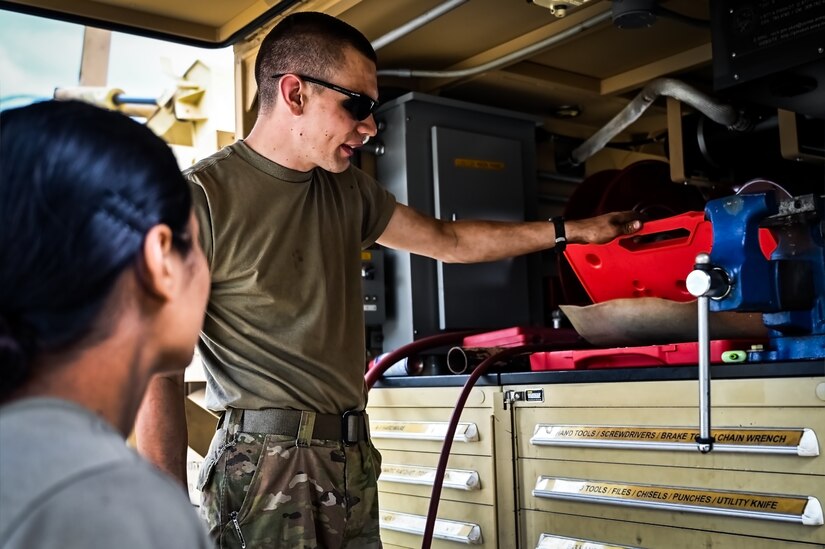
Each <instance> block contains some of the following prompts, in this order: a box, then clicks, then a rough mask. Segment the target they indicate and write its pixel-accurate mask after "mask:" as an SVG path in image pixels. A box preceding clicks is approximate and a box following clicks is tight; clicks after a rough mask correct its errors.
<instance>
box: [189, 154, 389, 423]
mask: <svg viewBox="0 0 825 549" xmlns="http://www.w3.org/2000/svg"><path fill="white" fill-rule="evenodd" d="M184 175H185V176H186V178H187V179H189V181H190V182H192V183H193V185H192V191H193V200H194V205H195V212H196V215H197V216H198V221H199V223H200V226H201V240H202V243H203V245H204V250H205V252H206V256H207V258H208V259H209V263H210V266H211V273H212V288H211V295H210V299H209V305H208V307H207V311H206V319H205V323H204V327H203V332H202V334H201V342H200V345H199V348H200V351H201V354H202V356H203V360H204V365H205V370H206V376H207V395H206V405H207V407H208V408H209V409H212V410H223V409H225V408H226V407H227V406H231V407H234V408H246V409H260V408H292V409H301V410H314V411H317V412H320V413H340V412H342V411H344V410H353V409H363V407H364V405H365V402H366V389H365V385H364V367H365V362H364V361H365V357H364V319H363V308H362V307H363V305H362V290H361V250H362V249H363V248H365V247H367V246H369V245H371V244H372V243H374V242H375V240H376V239H377V238H378V237H379V236H380V235H381V233H382V232H383V231H384V229H385V228H386V226H387V223H389V220H390V217H391V216H392V213H393V211H394V208H395V203H396V202H395V197H394V196H393V195H392V194H391V193H389V192H388V191H387V190H386V189H384V188H382V187H381V186H379V185H378V183H377V182H376V181H375V180H373V179H372V178H370V177H369V176H367V175H366V174H365V173H363V172H362V171H360V170H358V169H357V168H354V167H350V168H349V169H347V170H346V171H344V172H343V173H340V174H332V173H329V172H326V171H324V170H322V169H314V170H312V171H311V172H297V171H294V170H290V169H287V168H284V167H283V166H280V165H278V164H276V163H274V162H272V161H270V160H268V159H266V158H264V157H263V156H261V155H259V154H257V153H256V152H255V151H253V150H252V149H250V148H249V147H248V146H247V145H246V144H244V143H243V141H238V142H236V143H234V144H232V145H230V146H229V147H226V148H224V149H223V150H221V151H219V152H217V153H215V154H214V155H212V156H211V157H209V158H207V159H204V160H202V161H201V162H199V163H197V164H196V165H195V166H193V167H192V168H190V169H188V170H186V171H185V172H184Z"/></svg>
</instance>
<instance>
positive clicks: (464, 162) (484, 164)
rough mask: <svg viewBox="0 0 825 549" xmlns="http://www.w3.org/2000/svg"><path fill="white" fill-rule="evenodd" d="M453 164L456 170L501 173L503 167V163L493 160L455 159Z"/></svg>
mask: <svg viewBox="0 0 825 549" xmlns="http://www.w3.org/2000/svg"><path fill="white" fill-rule="evenodd" d="M454 163H455V167H456V168H470V169H473V170H493V171H501V170H503V169H504V167H505V164H504V162H498V161H495V160H478V159H475V158H456V159H455V161H454Z"/></svg>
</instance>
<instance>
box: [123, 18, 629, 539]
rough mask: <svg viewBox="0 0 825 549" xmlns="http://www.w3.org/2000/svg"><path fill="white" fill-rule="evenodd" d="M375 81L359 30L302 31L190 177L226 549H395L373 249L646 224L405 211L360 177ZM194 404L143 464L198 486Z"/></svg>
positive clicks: (168, 394)
mask: <svg viewBox="0 0 825 549" xmlns="http://www.w3.org/2000/svg"><path fill="white" fill-rule="evenodd" d="M376 63H377V59H376V55H375V52H374V50H373V48H372V46H371V45H370V43H369V41H368V40H367V39H366V38H365V37H364V36H363V35H362V34H361V33H360V32H358V31H357V30H356V29H354V28H352V27H351V26H349V25H347V24H346V23H343V22H342V21H340V20H338V19H335V18H333V17H330V16H328V15H324V14H321V13H308V12H304V13H295V14H292V15H290V16H288V17H286V18H285V19H284V20H283V21H281V22H280V23H279V24H278V25H276V26H275V27H274V28H273V29H272V31H270V33H269V34H268V36H267V37H266V38H265V39H264V41H263V42H262V44H261V47H260V51H259V53H258V58H257V61H256V66H255V79H256V82H257V84H258V118H257V120H256V122H255V125H254V127H253V128H252V131H251V132H250V134H249V136H248V137H247V138H246V139H245V140H243V141H239V142H237V143H234V144H233V145H231V146H229V147H227V148H225V149H223V150H222V151H220V152H218V153H216V154H214V155H212V156H211V157H209V158H207V159H205V160H203V161H201V162H200V163H198V164H197V165H195V166H194V167H192V168H191V169H189V170H187V171H186V173H185V175H186V176H187V178H188V179H189V180H190V182H191V183H192V189H193V194H194V202H195V205H196V211H197V212H198V218H199V222H200V225H201V239H202V243H203V246H204V250H205V252H206V255H207V258H208V259H209V262H210V267H211V274H212V293H211V297H210V302H209V306H208V309H207V313H206V320H205V323H204V328H203V333H202V336H201V343H200V350H201V354H202V356H203V359H204V364H205V368H206V372H207V380H208V385H207V405H208V407H209V408H210V409H212V410H215V411H218V412H221V413H222V414H223V415H222V420H221V424H220V426H219V429H218V431H217V432H216V434H215V438H214V439H213V444H212V448H211V450H210V451H209V454H208V455H207V456H206V459H205V462H204V465H203V467H202V469H201V474H200V479H199V485H200V488H201V489H202V490H203V502H202V510H203V514H204V517H205V519H206V520H207V522H208V523H209V526H210V528H211V530H212V534H213V536H215V538H216V539H218V540H219V542H220V545H221V547H264V546H266V547H273V546H274V547H298V546H300V547H358V548H364V547H379V546H380V539H379V525H378V500H377V494H378V491H377V484H376V483H377V476H378V473H379V472H380V456H379V454H378V452H377V451H376V450H375V448H374V447H373V446H372V444H371V442H370V440H369V436H368V426H367V425H366V420H365V416H364V415H363V410H364V407H365V405H366V387H365V384H364V377H363V376H364V363H365V357H364V347H363V341H364V332H363V331H364V325H363V316H362V315H363V309H362V303H361V279H360V261H359V258H360V253H359V252H360V251H361V250H362V249H363V248H365V247H367V246H369V245H371V244H373V243H374V242H377V243H379V244H381V245H383V246H387V247H390V248H395V249H400V250H407V251H409V252H411V253H415V254H419V255H422V256H427V257H431V258H434V259H437V260H439V261H444V262H457V263H472V262H481V261H494V260H498V259H504V258H506V257H512V256H517V255H522V254H527V253H531V252H536V251H539V250H543V249H547V248H551V247H553V246H554V245H555V243H556V240H557V238H559V239H562V241H563V239H564V238H566V240H567V241H570V242H582V243H584V242H588V243H603V242H607V241H609V240H611V239H613V238H615V237H616V236H618V235H620V234H627V233H632V232H635V231H636V230H638V229H639V228H640V226H641V223H640V222H639V221H637V220H636V217H635V215H634V214H633V213H631V212H621V213H612V214H606V215H603V216H600V217H596V218H593V219H587V220H581V221H568V222H566V223H564V224H562V225H555V226H554V224H553V223H548V222H547V221H536V222H522V223H503V222H492V221H470V220H466V221H465V220H461V221H441V220H437V219H433V218H432V217H429V216H426V215H423V214H421V213H419V212H417V211H415V210H413V209H411V208H409V207H407V206H405V205H403V204H399V203H397V202H396V200H395V198H394V197H393V196H392V195H391V194H390V193H389V192H387V191H386V190H384V189H383V188H382V187H380V186H379V185H378V184H377V182H376V181H374V180H373V179H372V178H371V177H369V176H368V175H366V174H365V173H363V172H362V171H360V170H359V169H357V168H355V167H353V166H352V164H351V158H352V156H353V155H354V154H355V152H356V150H357V149H358V147H360V146H361V145H362V144H363V143H365V142H366V140H367V139H368V138H369V137H371V136H374V135H375V134H376V132H377V128H376V125H375V120H374V119H373V117H372V113H373V111H374V109H375V108H376V106H377V99H378V82H377V75H376V70H377V67H376ZM562 229H563V230H564V232H565V233H566V235H562V234H557V230H558V231H559V232H561V230H562ZM181 401H182V389H181V387H180V383H177V384H176V383H175V381H174V380H172V379H169V378H166V379H158V380H156V382H155V384H154V385H153V386H152V387H151V390H150V394H149V397H148V398H147V399H146V401H144V405H143V408H142V411H141V414H140V418H139V419H140V420H139V422H138V425H137V433H138V445H139V448H140V449H141V451H143V452H144V454H145V455H147V456H149V457H150V458H151V459H153V460H154V461H155V462H156V463H157V464H158V465H159V466H160V467H162V468H164V469H166V470H168V471H170V472H172V473H173V474H177V475H178V476H179V477H180V478H181V479H182V480H183V475H184V467H183V455H184V451H185V443H186V437H185V422H184V418H183V416H182V414H181V413H180V408H181V406H180V404H179V402H181ZM173 410H174V411H175V413H172V412H171V411H173Z"/></svg>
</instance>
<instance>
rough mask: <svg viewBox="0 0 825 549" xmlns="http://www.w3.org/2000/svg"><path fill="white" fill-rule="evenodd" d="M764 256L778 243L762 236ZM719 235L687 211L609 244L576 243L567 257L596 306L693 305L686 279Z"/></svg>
mask: <svg viewBox="0 0 825 549" xmlns="http://www.w3.org/2000/svg"><path fill="white" fill-rule="evenodd" d="M759 239H760V244H761V247H762V253H763V254H764V255H765V257H770V254H771V252H772V251H773V249H774V248H775V247H776V241H775V240H774V239H773V237H772V235H771V233H770V232H769V231H767V230H765V229H761V230H760V232H759ZM712 244H713V230H712V226H711V224H710V222H709V221H705V214H704V212H687V213H684V214H680V215H677V216H673V217H668V218H666V219H659V220H655V221H648V222H646V223H645V225H644V227H643V228H642V230H640V231H639V232H638V233H635V234H633V235H630V236H625V237H620V238H616V239H614V240H613V241H611V242H609V243H607V244H600V245H597V244H571V245H568V246H567V248H566V250H565V252H564V255H565V257H566V258H567V260H568V261H569V262H570V266H571V267H572V268H573V271H574V272H575V273H576V276H577V277H578V278H579V281H580V282H581V284H582V286H584V289H585V290H586V291H587V294H588V295H589V296H590V299H592V300H593V302H594V303H600V302H602V301H608V300H611V299H620V298H628V297H661V298H664V299H670V300H673V301H691V300H693V299H694V297H693V296H692V295H691V294H690V292H688V291H687V288H686V287H685V278H687V275H688V274H689V273H690V271H691V270H693V265H694V263H695V261H696V255H697V254H699V253H702V252H705V253H707V252H710V250H711V246H712Z"/></svg>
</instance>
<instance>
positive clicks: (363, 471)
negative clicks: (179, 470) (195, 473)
mask: <svg viewBox="0 0 825 549" xmlns="http://www.w3.org/2000/svg"><path fill="white" fill-rule="evenodd" d="M228 413H231V414H233V416H234V415H237V416H240V413H241V412H240V411H238V410H230V412H228ZM238 419H239V418H238ZM300 442H301V444H299V441H297V440H296V438H295V437H294V436H282V435H271V434H258V433H242V432H239V426H238V423H236V422H235V419H234V418H233V417H230V418H229V420H228V421H226V422H224V424H223V426H222V427H221V428H220V429H218V430H217V432H216V433H215V436H214V438H213V439H212V445H211V447H210V449H209V453H208V454H207V456H206V458H205V459H204V463H203V465H202V466H201V470H200V475H199V478H198V487H199V489H200V490H201V515H202V516H203V518H204V519H205V520H206V522H207V524H208V526H209V530H210V534H211V536H212V538H213V539H214V540H215V542H216V545H217V547H220V548H224V547H232V548H235V547H239V548H250V549H251V548H263V547H277V548H281V547H287V548H292V547H295V548H301V549H304V548H316V547H317V548H329V549H333V548H350V549H354V548H359V549H360V548H380V547H381V541H380V538H379V525H378V488H377V478H378V474H379V472H380V470H381V456H380V454H379V453H378V451H377V450H376V449H375V448H374V447H373V445H372V443H371V442H370V441H363V442H358V443H357V444H355V445H352V446H346V445H344V444H343V443H341V442H339V441H330V440H315V439H311V440H305V441H300Z"/></svg>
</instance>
